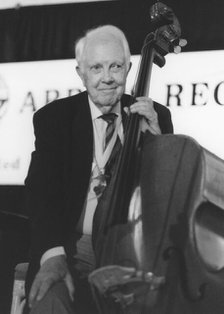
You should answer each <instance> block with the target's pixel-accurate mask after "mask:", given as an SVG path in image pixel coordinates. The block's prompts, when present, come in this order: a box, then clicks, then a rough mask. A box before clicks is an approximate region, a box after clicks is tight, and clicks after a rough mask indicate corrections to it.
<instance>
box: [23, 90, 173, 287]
mask: <svg viewBox="0 0 224 314" xmlns="http://www.w3.org/2000/svg"><path fill="white" fill-rule="evenodd" d="M129 103H130V96H128V95H123V97H122V100H121V104H122V107H124V106H128V105H129ZM154 107H155V110H156V111H157V113H158V119H159V125H160V128H161V131H162V133H172V132H173V126H172V122H171V115H170V112H169V110H168V109H167V108H166V107H164V106H162V105H160V104H157V103H154ZM122 114H123V117H122V118H123V120H124V119H125V113H124V111H123V110H122ZM33 122H34V131H35V137H36V141H35V151H34V152H33V153H32V159H31V164H30V168H29V172H28V175H27V178H26V181H25V186H26V199H27V206H28V210H29V212H30V221H31V248H30V267H29V272H28V277H27V278H28V280H27V282H28V286H27V287H28V288H29V283H31V282H32V280H33V276H34V274H35V273H36V272H37V271H38V268H39V262H40V258H41V256H42V254H43V253H44V252H45V251H46V250H48V249H50V248H52V247H55V246H65V248H66V242H67V240H68V239H69V237H70V236H71V234H72V233H73V232H74V229H75V225H76V223H77V221H78V219H79V216H80V214H81V211H82V208H83V204H84V201H85V197H86V193H87V189H88V184H89V178H90V174H91V165H92V159H93V128H92V121H91V114H90V109H89V104H88V96H87V92H83V93H80V94H78V95H75V96H72V97H68V98H64V99H59V100H56V101H54V102H52V103H50V104H48V105H46V106H44V107H43V108H41V109H40V110H38V111H37V112H36V113H35V114H34V120H33Z"/></svg>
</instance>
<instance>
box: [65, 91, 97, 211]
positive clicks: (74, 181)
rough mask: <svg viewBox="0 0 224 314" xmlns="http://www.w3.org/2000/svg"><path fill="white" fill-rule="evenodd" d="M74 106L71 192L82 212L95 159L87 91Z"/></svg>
mask: <svg viewBox="0 0 224 314" xmlns="http://www.w3.org/2000/svg"><path fill="white" fill-rule="evenodd" d="M74 106H75V108H74V112H73V119H72V127H71V130H72V136H71V147H72V150H71V187H70V192H71V197H72V203H73V204H74V203H75V204H76V210H78V212H80V211H81V210H82V205H83V203H84V200H85V197H86V191H87V189H88V184H89V178H90V174H91V166H92V159H93V127H92V120H91V114H90V108H89V103H88V97H87V93H86V92H84V93H81V94H79V97H77V98H76V103H74ZM77 207H78V208H77ZM77 216H78V215H77Z"/></svg>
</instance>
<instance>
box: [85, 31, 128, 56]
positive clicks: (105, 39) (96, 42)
mask: <svg viewBox="0 0 224 314" xmlns="http://www.w3.org/2000/svg"><path fill="white" fill-rule="evenodd" d="M107 46H108V47H109V46H110V47H111V46H114V47H116V48H121V50H123V45H122V42H121V40H119V39H118V38H116V37H115V36H114V35H112V34H99V35H94V36H91V37H90V38H88V39H87V41H86V45H85V50H86V52H87V51H88V52H91V51H92V50H93V49H95V48H99V47H107Z"/></svg>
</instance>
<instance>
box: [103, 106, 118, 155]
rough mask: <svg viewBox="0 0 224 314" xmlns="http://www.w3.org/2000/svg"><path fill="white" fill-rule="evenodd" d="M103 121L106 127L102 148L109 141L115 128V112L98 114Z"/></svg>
mask: <svg viewBox="0 0 224 314" xmlns="http://www.w3.org/2000/svg"><path fill="white" fill-rule="evenodd" d="M100 118H102V119H103V120H104V121H106V122H107V128H106V136H105V147H104V150H105V149H106V148H107V145H108V143H109V142H110V140H111V138H112V136H113V134H114V130H115V119H116V118H117V115H116V114H115V113H112V112H111V113H106V114H103V115H102V116H100Z"/></svg>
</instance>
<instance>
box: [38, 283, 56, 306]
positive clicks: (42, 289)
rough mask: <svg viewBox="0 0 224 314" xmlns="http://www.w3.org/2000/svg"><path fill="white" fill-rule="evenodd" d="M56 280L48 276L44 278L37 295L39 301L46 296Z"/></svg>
mask: <svg viewBox="0 0 224 314" xmlns="http://www.w3.org/2000/svg"><path fill="white" fill-rule="evenodd" d="M54 282H55V280H53V278H48V279H47V280H44V281H43V282H42V284H41V286H40V288H39V291H38V294H37V297H36V299H37V301H40V300H41V299H42V298H43V297H44V296H45V294H46V293H47V292H48V290H49V289H50V288H51V286H52V285H53V284H54Z"/></svg>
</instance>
